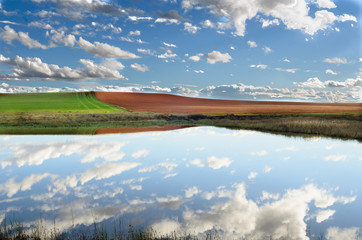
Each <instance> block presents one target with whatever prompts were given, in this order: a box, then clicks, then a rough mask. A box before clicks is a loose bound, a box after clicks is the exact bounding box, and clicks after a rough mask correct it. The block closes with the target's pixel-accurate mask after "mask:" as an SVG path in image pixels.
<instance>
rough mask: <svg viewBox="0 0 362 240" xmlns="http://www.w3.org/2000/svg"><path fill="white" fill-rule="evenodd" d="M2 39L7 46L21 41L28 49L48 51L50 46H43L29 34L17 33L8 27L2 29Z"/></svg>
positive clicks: (0, 34) (0, 35)
mask: <svg viewBox="0 0 362 240" xmlns="http://www.w3.org/2000/svg"><path fill="white" fill-rule="evenodd" d="M0 31H1V32H0V38H1V39H2V40H3V41H4V42H6V43H7V44H12V42H13V41H19V42H20V43H21V44H23V45H24V46H27V47H28V48H41V49H43V50H45V49H48V48H49V47H50V46H46V45H44V44H41V43H40V42H38V41H37V40H34V39H32V38H30V37H29V33H26V32H16V31H15V30H14V29H12V28H11V27H9V26H8V25H6V26H5V27H4V29H1V28H0Z"/></svg>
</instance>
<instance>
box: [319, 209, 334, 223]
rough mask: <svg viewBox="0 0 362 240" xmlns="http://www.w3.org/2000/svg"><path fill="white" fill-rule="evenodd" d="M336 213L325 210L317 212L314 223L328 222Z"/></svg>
mask: <svg viewBox="0 0 362 240" xmlns="http://www.w3.org/2000/svg"><path fill="white" fill-rule="evenodd" d="M335 213H336V210H332V209H327V210H319V211H318V212H317V214H316V222H317V223H321V222H324V221H326V220H328V219H329V218H330V217H332V216H333V215H334V214H335Z"/></svg>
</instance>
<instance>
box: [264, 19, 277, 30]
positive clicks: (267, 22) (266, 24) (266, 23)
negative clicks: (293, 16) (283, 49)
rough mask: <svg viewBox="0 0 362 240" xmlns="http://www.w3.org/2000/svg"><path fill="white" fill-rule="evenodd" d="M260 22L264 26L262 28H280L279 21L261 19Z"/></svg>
mask: <svg viewBox="0 0 362 240" xmlns="http://www.w3.org/2000/svg"><path fill="white" fill-rule="evenodd" d="M260 22H261V23H262V25H261V27H262V28H266V27H269V26H279V24H280V22H279V20H278V19H273V20H269V19H264V18H261V19H260Z"/></svg>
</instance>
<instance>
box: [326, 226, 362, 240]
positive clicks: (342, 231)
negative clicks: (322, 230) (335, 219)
mask: <svg viewBox="0 0 362 240" xmlns="http://www.w3.org/2000/svg"><path fill="white" fill-rule="evenodd" d="M359 231H360V229H359V228H357V227H353V228H339V227H330V228H328V229H327V231H326V232H327V233H326V239H327V240H340V239H346V240H347V239H350V240H353V239H358V236H359Z"/></svg>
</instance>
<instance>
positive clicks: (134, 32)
mask: <svg viewBox="0 0 362 240" xmlns="http://www.w3.org/2000/svg"><path fill="white" fill-rule="evenodd" d="M128 35H130V36H140V35H141V31H139V30H136V31H130V32H129V33H128Z"/></svg>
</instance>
